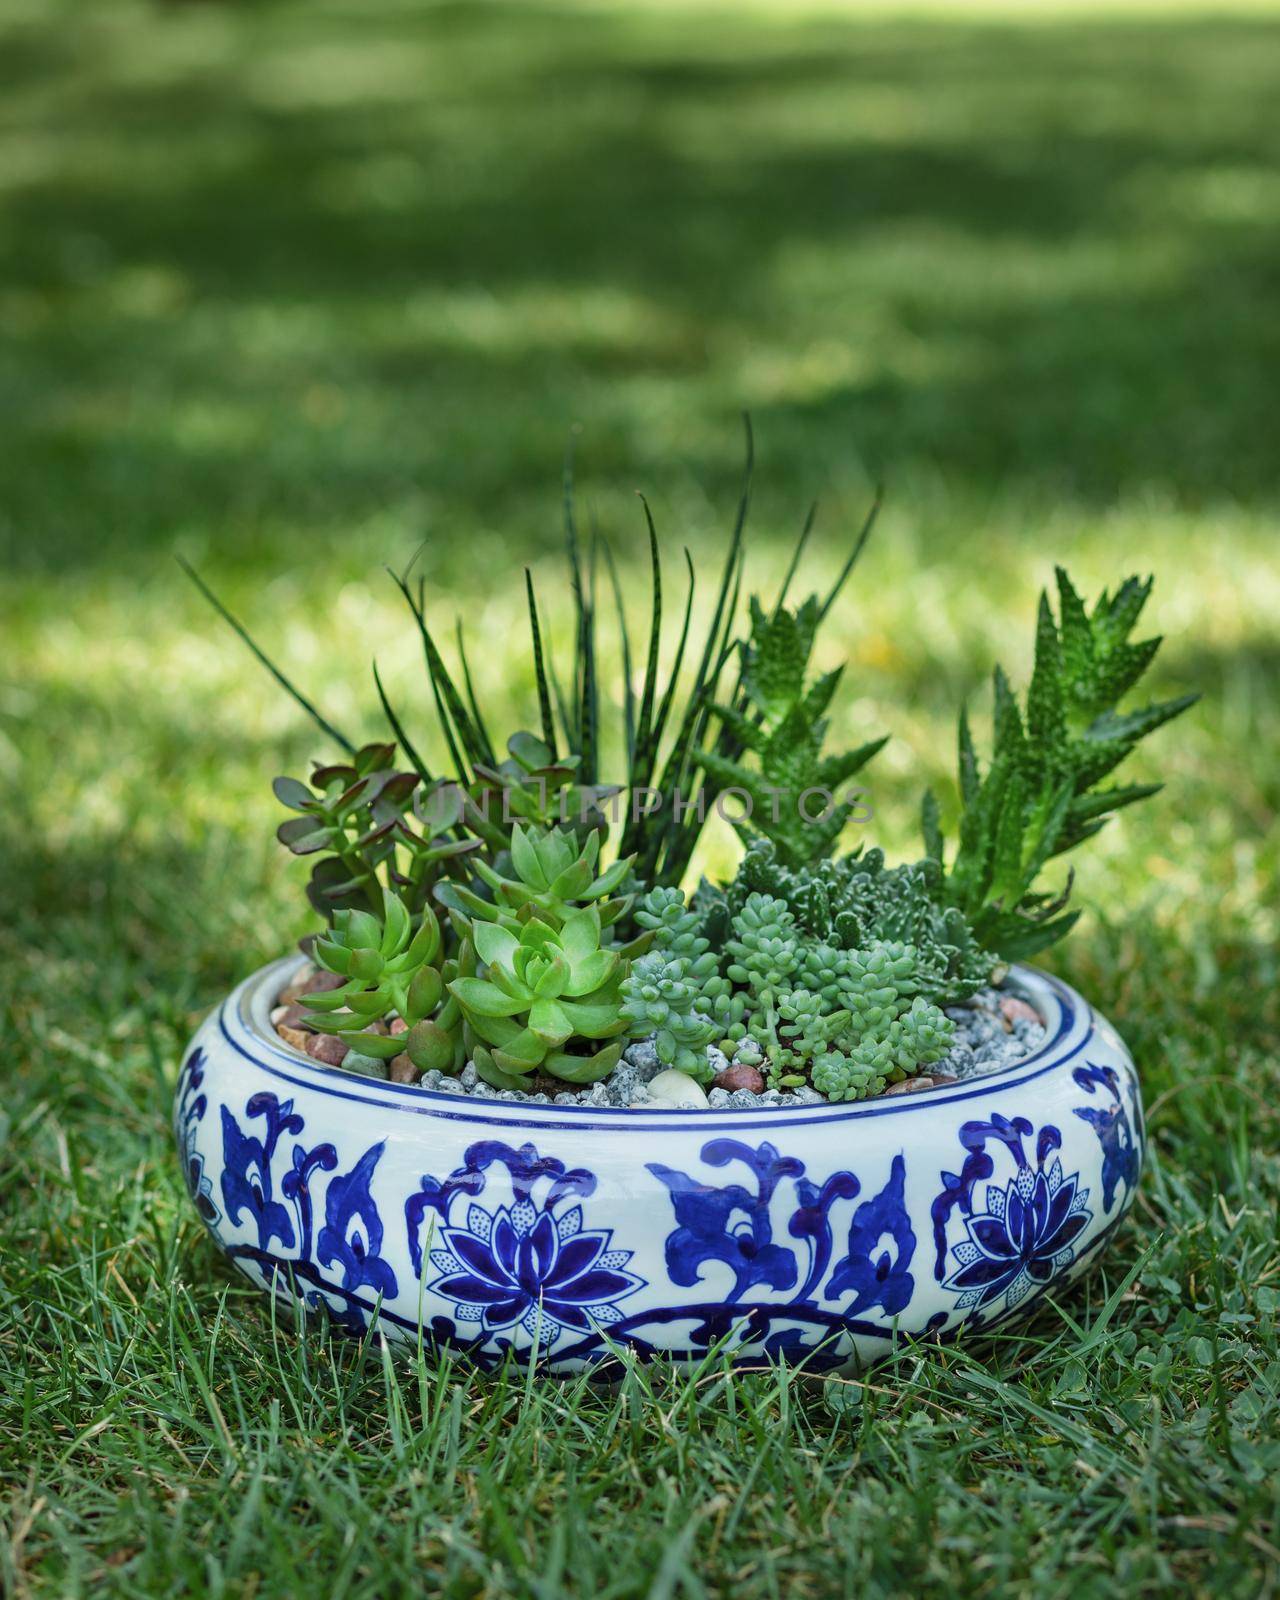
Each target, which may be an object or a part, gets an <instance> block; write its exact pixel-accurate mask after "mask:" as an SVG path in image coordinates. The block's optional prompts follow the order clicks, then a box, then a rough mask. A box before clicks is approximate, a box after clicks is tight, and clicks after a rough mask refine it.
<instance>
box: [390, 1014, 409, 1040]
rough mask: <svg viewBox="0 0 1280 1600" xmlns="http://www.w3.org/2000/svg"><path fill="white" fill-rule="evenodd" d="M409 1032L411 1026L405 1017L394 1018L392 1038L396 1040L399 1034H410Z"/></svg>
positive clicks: (392, 1021)
mask: <svg viewBox="0 0 1280 1600" xmlns="http://www.w3.org/2000/svg"><path fill="white" fill-rule="evenodd" d="M408 1031H409V1024H408V1023H407V1022H406V1021H405V1020H404V1018H403V1017H392V1019H391V1035H392V1038H394V1037H395V1036H396V1034H398V1033H408Z"/></svg>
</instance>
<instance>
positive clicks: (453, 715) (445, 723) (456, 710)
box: [387, 568, 484, 784]
mask: <svg viewBox="0 0 1280 1600" xmlns="http://www.w3.org/2000/svg"><path fill="white" fill-rule="evenodd" d="M387 570H388V571H389V572H391V569H390V568H388V569H387ZM391 578H392V581H393V582H394V583H395V585H396V587H397V588H398V589H399V590H400V593H401V594H402V595H403V596H404V598H405V603H406V604H407V605H408V607H409V609H410V611H412V613H413V618H414V621H415V622H416V623H417V625H418V635H419V637H420V638H421V640H422V653H423V655H424V657H425V658H426V663H427V676H428V678H430V680H431V692H432V695H433V697H434V699H435V703H436V710H437V712H438V713H439V717H440V727H441V729H442V731H443V733H444V736H445V740H446V742H447V743H448V746H449V754H450V755H451V756H452V758H453V764H454V767H455V768H456V769H457V772H458V777H459V779H460V780H461V781H462V782H463V783H464V784H465V783H466V782H467V781H468V774H467V767H466V763H465V762H464V761H463V759H462V750H465V751H466V754H467V755H468V757H469V758H470V759H471V760H472V761H483V760H484V746H483V744H482V742H481V740H480V738H479V735H478V734H477V733H476V730H475V729H474V728H473V727H472V726H471V719H470V718H469V717H468V715H467V708H466V706H465V705H463V703H462V696H461V695H460V694H459V693H458V691H457V688H456V687H455V685H454V682H453V679H452V678H451V677H450V676H449V671H448V668H447V667H446V666H445V664H444V661H443V659H442V657H441V655H440V652H439V650H438V649H437V648H436V642H435V640H434V639H433V638H432V637H431V630H430V629H429V628H428V627H427V619H426V617H425V615H424V614H423V610H422V607H421V605H420V604H419V603H418V601H417V600H415V599H414V596H413V594H412V593H411V591H410V589H409V585H408V584H407V583H406V582H405V581H404V579H403V578H402V577H401V576H400V575H399V574H397V573H395V572H391ZM460 745H461V750H460V749H459V746H460Z"/></svg>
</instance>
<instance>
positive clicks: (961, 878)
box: [923, 567, 1198, 960]
mask: <svg viewBox="0 0 1280 1600" xmlns="http://www.w3.org/2000/svg"><path fill="white" fill-rule="evenodd" d="M1151 581H1152V580H1151V579H1150V578H1148V579H1147V580H1146V581H1145V582H1143V581H1141V580H1140V579H1138V578H1136V577H1135V578H1128V579H1126V580H1125V582H1124V583H1123V584H1121V586H1120V588H1119V589H1118V590H1117V592H1116V594H1115V595H1114V597H1113V596H1111V595H1109V594H1108V593H1106V592H1105V591H1104V592H1103V594H1102V595H1101V597H1100V598H1099V599H1098V601H1097V602H1096V604H1095V605H1094V607H1093V610H1092V611H1089V610H1087V609H1086V607H1085V604H1084V602H1083V600H1082V599H1081V598H1080V595H1079V594H1078V593H1077V592H1076V589H1075V588H1074V586H1073V585H1072V583H1071V580H1070V578H1069V577H1068V576H1067V574H1066V572H1065V571H1063V569H1062V568H1061V567H1059V568H1058V569H1057V582H1058V611H1059V615H1058V617H1057V618H1055V616H1054V613H1053V607H1052V606H1051V605H1050V603H1049V599H1048V596H1047V595H1045V594H1041V596H1040V608H1039V613H1038V617H1037V622H1036V649H1035V666H1034V668H1033V671H1032V675H1031V684H1030V687H1029V688H1028V690H1027V694H1026V700H1025V705H1024V707H1023V708H1021V709H1020V708H1019V705H1018V701H1017V698H1016V697H1015V695H1014V693H1013V690H1012V689H1011V688H1010V686H1009V681H1008V679H1007V678H1006V676H1005V674H1004V671H1003V669H1002V668H1000V667H999V666H997V667H996V668H995V672H994V674H993V690H994V699H995V710H994V730H993V737H992V750H991V756H990V759H989V761H988V763H987V767H986V771H985V772H984V771H983V769H982V767H981V764H980V763H979V760H978V756H977V752H976V750H975V748H974V743H973V737H972V735H971V733H970V731H969V721H968V717H967V715H966V713H965V712H963V711H962V712H961V714H960V722H959V747H960V760H959V789H960V801H961V808H962V809H961V814H960V821H959V828H958V839H957V844H956V848H955V852H954V855H953V858H952V861H951V864H950V866H949V867H948V868H947V870H946V871H945V874H944V875H943V876H942V878H941V879H940V883H941V892H940V898H941V899H943V900H945V901H947V902H949V903H950V904H952V905H954V906H957V907H958V908H959V909H960V910H961V911H962V912H964V914H965V915H966V916H967V917H968V919H969V921H970V922H971V923H972V924H973V927H974V930H975V932H976V933H977V935H978V937H979V938H980V939H981V940H982V942H983V943H984V944H986V945H988V946H989V947H990V948H991V949H993V950H996V951H998V952H999V954H1001V955H1002V956H1004V957H1006V958H1007V959H1009V960H1013V959H1017V958H1021V957H1026V956H1030V955H1034V954H1035V953H1036V952H1037V951H1039V950H1042V949H1044V948H1045V946H1046V945H1049V944H1052V943H1053V942H1054V941H1055V940H1056V939H1060V938H1061V937H1062V935H1063V934H1064V933H1066V932H1067V931H1068V930H1069V929H1070V928H1071V927H1072V925H1073V924H1074V923H1075V920H1076V917H1077V916H1078V915H1079V913H1078V912H1068V911H1064V907H1065V905H1066V902H1067V898H1068V896H1069V895H1070V892H1071V879H1070V875H1068V878H1067V882H1066V887H1065V889H1064V890H1063V891H1062V892H1060V893H1058V894H1056V895H1055V894H1050V893H1046V892H1044V891H1041V890H1038V889H1037V888H1036V887H1035V886H1036V883H1037V881H1038V880H1039V877H1040V873H1041V871H1042V870H1043V868H1044V867H1045V865H1046V864H1047V863H1048V862H1049V861H1050V860H1051V859H1052V858H1053V857H1054V856H1057V855H1061V854H1062V853H1063V851H1065V850H1071V849H1073V848H1074V847H1075V846H1076V845H1078V844H1079V843H1081V841H1082V840H1084V839H1088V838H1090V837H1091V836H1092V835H1093V834H1095V833H1097V831H1098V830H1099V828H1101V827H1102V826H1103V825H1104V824H1105V823H1106V822H1107V820H1108V819H1109V818H1110V817H1111V816H1112V815H1114V813H1115V812H1117V811H1119V810H1121V809H1122V808H1123V807H1125V806H1129V805H1133V804H1134V803H1135V802H1136V801H1138V800H1143V799H1146V798H1147V796H1148V795H1152V794H1155V793H1156V792H1157V790H1158V789H1159V787H1160V785H1159V784H1150V783H1136V784H1129V785H1127V786H1119V787H1115V788H1111V789H1099V788H1097V785H1098V784H1100V783H1101V782H1102V781H1103V780H1104V779H1105V778H1106V777H1108V776H1109V774H1110V773H1111V772H1113V771H1114V770H1115V768H1116V767H1117V766H1119V764H1120V763H1121V762H1122V761H1123V760H1124V758H1125V757H1126V756H1127V755H1128V754H1129V753H1130V751H1131V750H1133V748H1134V747H1135V745H1137V743H1138V741H1139V740H1140V739H1142V738H1143V737H1145V735H1147V734H1148V733H1151V732H1152V731H1153V730H1154V729H1156V728H1159V727H1160V726H1162V724H1164V723H1166V722H1168V721H1170V719H1171V718H1173V717H1176V716H1180V715H1181V713H1182V712H1184V711H1186V710H1187V709H1188V707H1189V706H1191V705H1193V704H1194V703H1195V701H1196V700H1197V699H1198V696H1197V695H1194V694H1189V695H1181V696H1179V697H1178V698H1177V699H1174V700H1165V701H1163V702H1160V703H1158V704H1155V705H1149V706H1145V707H1143V708H1142V709H1140V710H1136V711H1127V712H1122V711H1121V710H1120V709H1119V705H1120V701H1121V700H1122V699H1123V698H1124V696H1125V695H1126V694H1127V693H1128V692H1129V690H1130V689H1132V688H1133V686H1134V685H1135V684H1136V683H1137V681H1138V679H1139V678H1140V677H1141V676H1142V674H1143V673H1144V672H1145V671H1146V670H1147V668H1148V667H1149V666H1150V664H1151V662H1152V660H1153V659H1154V657H1155V654H1156V652H1157V650H1158V649H1159V648H1160V642H1161V641H1160V640H1159V639H1158V638H1154V639H1144V640H1142V641H1141V642H1139V643H1137V644H1131V643H1130V642H1129V635H1130V634H1131V633H1132V631H1133V628H1134V626H1135V624H1136V623H1137V620H1138V617H1139V615H1140V614H1141V612H1142V609H1143V607H1144V606H1145V605H1146V602H1147V597H1148V596H1149V595H1150V593H1151ZM923 825H924V835H925V848H926V851H927V853H928V855H929V856H930V857H931V858H932V859H933V860H935V861H936V862H937V863H938V864H939V867H941V866H942V865H943V862H944V856H945V849H944V840H943V834H942V828H941V824H940V814H939V806H938V803H937V800H936V799H935V797H934V795H933V793H932V792H929V793H928V794H926V796H925V800H924V807H923Z"/></svg>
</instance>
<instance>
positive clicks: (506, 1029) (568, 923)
mask: <svg viewBox="0 0 1280 1600" xmlns="http://www.w3.org/2000/svg"><path fill="white" fill-rule="evenodd" d="M600 935H601V924H600V913H599V911H598V910H597V909H596V908H595V907H594V906H587V907H584V908H583V909H582V910H579V911H574V912H572V913H571V914H570V915H569V916H567V917H566V918H565V920H564V922H563V924H562V926H561V927H560V928H559V929H556V928H553V927H551V926H550V924H549V923H546V922H543V921H542V920H541V919H539V918H537V917H533V918H530V919H529V920H528V921H526V922H523V923H520V924H519V925H518V931H512V929H511V928H509V927H507V926H505V925H504V924H502V923H499V922H483V921H478V922H476V923H475V925H474V940H475V949H476V954H477V955H478V956H479V958H480V960H481V962H483V964H484V968H485V971H484V974H483V976H480V977H459V978H455V979H454V980H453V981H452V982H451V983H450V985H449V990H450V993H451V994H452V995H453V996H454V998H455V999H456V1000H457V1001H458V1003H459V1005H460V1006H461V1008H462V1012H463V1015H464V1016H465V1018H466V1021H467V1025H468V1027H469V1029H470V1030H471V1032H472V1033H473V1034H474V1035H475V1037H476V1040H477V1043H476V1045H475V1048H474V1052H473V1059H474V1061H475V1065H476V1070H477V1071H478V1072H479V1073H480V1074H481V1076H482V1077H484V1078H485V1079H486V1081H487V1082H489V1083H492V1084H495V1085H496V1086H497V1087H499V1088H513V1087H519V1086H520V1084H521V1082H522V1080H524V1079H526V1078H527V1077H528V1075H529V1074H530V1073H531V1072H534V1071H535V1070H538V1069H541V1070H542V1071H544V1072H547V1073H550V1074H551V1076H552V1077H556V1078H563V1079H565V1080H566V1081H568V1082H570V1083H594V1082H595V1080H596V1079H597V1078H602V1077H604V1076H605V1075H606V1073H608V1072H609V1071H610V1070H611V1069H612V1067H613V1066H614V1064H615V1063H616V1062H617V1060H618V1058H619V1056H620V1055H621V1054H622V1042H621V1040H619V1039H617V1035H619V1034H621V1033H623V1032H624V1031H625V1029H626V1027H627V1020H626V1018H625V1017H624V1016H623V1015H622V1002H621V999H620V996H619V992H618V985H619V982H620V979H621V977H622V968H621V964H620V960H619V956H618V953H617V951H616V950H607V949H602V948H601V944H600ZM601 1039H611V1040H616V1042H615V1043H613V1044H609V1045H606V1046H604V1047H602V1048H600V1049H598V1050H594V1051H591V1052H581V1051H574V1050H573V1049H571V1048H569V1047H570V1046H571V1045H572V1044H575V1043H578V1042H581V1041H592V1042H594V1041H598V1040H601Z"/></svg>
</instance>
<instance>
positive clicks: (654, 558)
mask: <svg viewBox="0 0 1280 1600" xmlns="http://www.w3.org/2000/svg"><path fill="white" fill-rule="evenodd" d="M640 504H641V506H642V507H643V509H644V519H645V523H646V525H647V527H648V530H649V572H650V588H651V594H652V600H651V603H650V611H649V658H648V660H647V661H646V663H645V669H644V688H643V689H642V690H641V692H640V712H639V716H638V718H637V723H636V730H635V739H634V742H633V746H632V763H631V781H632V783H639V784H647V783H648V781H649V778H650V776H651V775H652V773H653V760H654V754H655V750H656V743H657V740H656V738H653V737H652V736H653V733H654V729H653V707H654V700H655V697H656V695H657V692H658V656H659V653H660V650H661V646H662V559H661V556H660V555H659V552H658V532H657V529H656V528H655V527H654V525H653V513H652V512H651V511H650V510H649V502H648V501H647V500H646V499H645V497H644V495H641V496H640ZM687 631H688V624H687V623H686V632H687ZM651 739H652V743H651Z"/></svg>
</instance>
